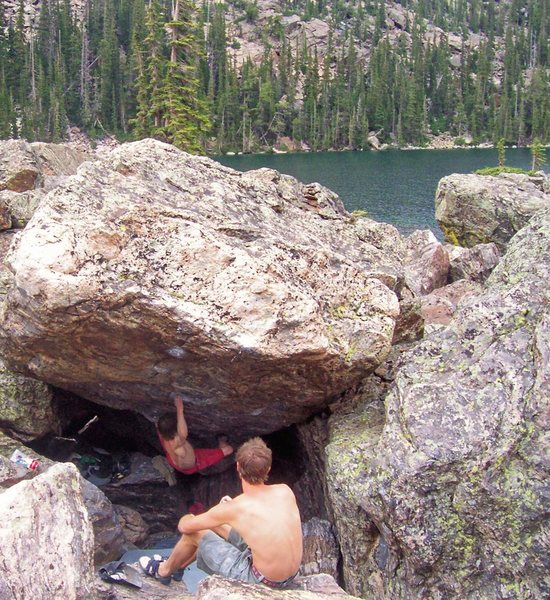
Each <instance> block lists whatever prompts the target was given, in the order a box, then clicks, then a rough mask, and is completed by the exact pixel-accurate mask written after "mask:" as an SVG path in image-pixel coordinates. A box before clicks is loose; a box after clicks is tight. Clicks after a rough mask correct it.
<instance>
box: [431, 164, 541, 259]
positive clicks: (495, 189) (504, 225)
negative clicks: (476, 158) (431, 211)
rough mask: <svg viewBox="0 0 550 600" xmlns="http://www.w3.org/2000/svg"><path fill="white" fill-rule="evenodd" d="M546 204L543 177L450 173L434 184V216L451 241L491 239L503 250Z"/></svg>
mask: <svg viewBox="0 0 550 600" xmlns="http://www.w3.org/2000/svg"><path fill="white" fill-rule="evenodd" d="M547 206H550V190H549V185H548V183H547V182H546V181H545V179H544V178H543V177H538V176H537V177H529V176H527V175H514V174H510V173H507V174H501V175H499V176H498V177H490V176H486V175H449V176H448V177H444V178H443V179H441V181H440V182H439V185H438V187H437V191H436V197H435V207H436V210H435V216H436V219H437V222H438V223H439V226H440V227H441V230H442V231H443V233H444V234H445V239H446V240H447V241H448V242H450V243H451V244H458V245H460V246H465V247H471V246H475V245H476V244H486V243H489V242H494V243H495V244H496V245H497V246H498V248H499V250H500V251H501V252H503V251H504V250H505V248H506V244H507V243H508V240H510V238H511V237H512V236H513V235H514V234H515V233H516V232H517V231H519V230H520V229H521V228H522V227H524V226H525V225H526V224H527V223H528V222H529V219H530V218H531V217H532V216H533V215H534V214H535V213H536V212H537V211H539V210H541V209H542V208H545V207H547Z"/></svg>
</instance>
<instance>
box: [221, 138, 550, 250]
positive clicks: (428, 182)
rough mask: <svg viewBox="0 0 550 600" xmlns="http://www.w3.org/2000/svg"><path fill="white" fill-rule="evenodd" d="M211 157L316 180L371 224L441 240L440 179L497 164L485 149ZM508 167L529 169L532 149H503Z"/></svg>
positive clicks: (235, 165) (240, 167)
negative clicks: (437, 209)
mask: <svg viewBox="0 0 550 600" xmlns="http://www.w3.org/2000/svg"><path fill="white" fill-rule="evenodd" d="M215 158H216V160H218V161H219V162H220V163H222V164H224V165H226V166H228V167H232V168H234V169H237V170H239V171H249V170H250V169H259V168H260V167H270V168H272V169H276V170H277V171H280V172H281V173H287V174H288V175H293V176H294V177H296V178H297V179H299V180H300V181H303V182H304V183H311V182H313V181H317V182H319V183H321V184H323V185H324V186H326V187H328V188H330V189H331V190H333V191H334V192H336V193H337V194H338V195H339V196H340V198H341V199H342V201H343V202H344V205H345V206H346V208H347V209H348V210H349V211H350V212H351V211H354V210H357V209H362V210H366V211H367V212H368V216H369V217H371V218H372V219H375V220H376V221H383V222H386V223H391V224H393V225H395V226H396V227H397V228H398V229H399V230H400V231H401V232H402V233H409V232H410V231H413V230H414V229H431V230H432V231H433V232H434V233H435V235H436V236H437V237H438V238H439V239H441V238H442V234H441V231H440V229H439V227H438V225H437V222H436V220H435V208H434V199H435V191H436V188H437V184H438V182H439V180H440V179H441V178H442V177H444V176H445V175H450V174H451V173H471V172H472V171H475V170H476V169H480V168H482V167H490V166H496V165H497V164H498V159H497V151H496V150H494V149H489V148H483V149H453V150H387V151H384V152H372V151H365V152H318V153H297V154H252V155H240V156H218V157H215ZM506 164H507V165H508V166H511V167H521V168H523V169H530V168H531V152H530V150H529V149H528V148H510V149H507V150H506ZM545 169H546V170H547V169H548V167H545Z"/></svg>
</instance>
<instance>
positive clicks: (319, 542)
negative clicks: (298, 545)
mask: <svg viewBox="0 0 550 600" xmlns="http://www.w3.org/2000/svg"><path fill="white" fill-rule="evenodd" d="M302 533H303V539H304V555H303V558H302V566H301V567H300V575H304V576H305V575H317V574H319V573H326V574H327V575H331V576H332V577H334V579H336V578H337V577H338V557H339V548H338V544H337V542H336V536H335V533H334V527H333V526H332V524H331V523H329V521H326V520H325V519H319V518H317V517H314V518H312V519H309V521H306V522H305V523H303V524H302Z"/></svg>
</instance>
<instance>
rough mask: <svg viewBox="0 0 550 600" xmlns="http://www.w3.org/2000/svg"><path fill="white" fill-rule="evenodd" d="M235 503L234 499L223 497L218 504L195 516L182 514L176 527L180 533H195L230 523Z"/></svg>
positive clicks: (235, 508) (234, 511)
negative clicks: (228, 499) (229, 499)
mask: <svg viewBox="0 0 550 600" xmlns="http://www.w3.org/2000/svg"><path fill="white" fill-rule="evenodd" d="M236 504H237V503H236V502H235V500H231V501H227V500H225V497H224V498H222V500H221V502H220V503H219V504H216V506H213V507H212V508H211V509H210V510H209V511H207V512H205V513H202V514H200V515H196V516H195V515H184V516H183V517H182V518H181V519H180V521H179V523H178V529H179V531H180V532H181V533H195V532H197V531H201V530H203V529H213V528H214V527H219V526H220V525H232V523H233V520H234V518H235V515H236V513H237V510H238V508H237V506H236Z"/></svg>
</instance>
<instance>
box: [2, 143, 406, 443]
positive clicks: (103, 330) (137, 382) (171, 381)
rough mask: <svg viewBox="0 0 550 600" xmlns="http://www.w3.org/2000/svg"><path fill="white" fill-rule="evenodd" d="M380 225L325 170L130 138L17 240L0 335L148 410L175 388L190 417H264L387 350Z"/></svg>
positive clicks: (351, 379) (329, 393) (152, 414)
mask: <svg viewBox="0 0 550 600" xmlns="http://www.w3.org/2000/svg"><path fill="white" fill-rule="evenodd" d="M377 227H378V226H377V225H376V224H375V223H374V222H372V221H369V220H367V219H354V218H351V217H350V215H349V214H348V213H346V211H345V210H344V208H343V205H342V203H341V201H340V200H339V198H338V197H337V196H336V195H335V194H334V193H332V192H330V191H329V190H327V189H325V188H322V187H321V186H319V185H318V184H311V185H303V184H300V183H299V182H298V181H297V180H295V179H294V178H292V177H289V176H284V175H281V174H279V173H277V172H276V171H272V170H269V169H261V170H259V171H256V172H249V173H244V174H243V173H239V172H237V171H234V170H232V169H229V168H226V167H222V166H221V165H219V164H218V163H216V162H214V161H212V160H209V159H206V158H200V157H195V156H190V155H188V154H186V153H184V152H181V151H179V150H177V149H176V148H174V147H171V146H169V145H166V144H162V143H160V142H157V141H154V140H143V141H141V142H135V143H131V144H125V145H123V146H120V147H119V148H117V149H115V150H114V151H113V152H112V153H111V154H110V155H109V156H108V157H106V158H105V159H101V160H99V161H97V162H95V163H91V162H87V163H84V164H83V165H82V166H81V167H80V168H79V171H78V174H77V175H75V176H73V177H71V178H69V179H68V181H67V182H66V183H65V184H64V185H61V186H60V187H58V188H56V189H55V190H53V191H51V192H50V193H48V194H47V195H46V196H45V198H44V199H43V201H42V203H41V205H40V207H39V209H38V210H37V212H36V213H35V214H34V216H33V218H32V219H31V221H30V222H29V224H28V225H27V227H26V228H25V230H23V232H21V234H20V236H19V237H18V238H17V239H16V241H15V242H14V244H13V246H12V249H11V252H10V254H9V255H8V258H7V262H8V265H9V267H10V268H11V270H12V271H13V273H14V278H15V283H14V286H13V288H12V289H11V290H10V292H9V294H8V297H7V300H6V304H5V309H4V310H3V313H2V314H1V315H0V329H1V333H0V338H1V342H0V347H1V348H2V349H3V352H4V355H5V356H6V358H7V360H9V364H10V366H11V368H13V369H15V370H19V371H21V372H22V373H24V374H27V375H32V376H33V377H36V378H39V379H42V380H44V381H47V382H49V383H51V384H53V385H56V386H58V387H61V388H64V389H67V390H70V391H72V392H74V393H76V394H78V395H80V396H83V397H85V398H88V399H90V400H93V401H95V402H98V403H102V404H106V405H109V406H112V407H115V408H131V409H133V410H136V411H138V412H141V413H142V414H144V415H146V416H147V417H148V418H151V419H153V418H156V417H157V416H158V414H159V413H160V412H162V411H164V410H166V409H170V408H172V401H171V400H170V398H169V393H170V392H172V391H178V392H180V393H182V394H183V395H184V397H185V400H186V414H187V416H188V418H189V422H190V423H193V431H194V432H197V433H199V434H200V433H201V432H212V431H215V430H228V429H231V428H234V427H235V426H236V425H238V427H239V431H240V432H242V435H243V437H244V436H247V435H250V434H251V433H263V432H268V431H273V430H276V429H279V428H281V427H283V426H285V425H288V424H290V423H292V422H298V421H301V420H303V419H304V418H306V417H307V416H308V415H310V414H311V413H313V412H316V411H318V410H320V409H322V408H323V407H324V406H326V405H327V404H328V403H329V402H330V400H331V398H333V397H334V396H336V395H339V394H340V393H342V391H343V390H346V389H348V388H351V387H353V386H355V385H356V384H357V382H359V381H360V380H361V379H362V378H363V377H364V376H365V374H367V373H369V372H370V371H372V370H373V369H374V368H376V366H377V365H378V364H379V363H380V362H381V361H382V360H383V359H384V357H385V356H386V355H387V353H388V352H389V349H390V346H391V339H392V334H393V329H394V323H395V319H396V317H397V314H398V310H399V307H398V302H397V298H396V295H395V293H394V292H393V288H396V287H398V286H399V285H400V282H401V281H402V277H403V276H402V272H401V270H400V269H401V266H400V265H401V260H402V256H401V255H400V254H399V252H401V248H400V247H399V246H398V247H395V246H394V245H392V244H391V241H392V240H391V238H390V239H389V240H387V241H385V237H384V236H382V235H380V234H377V232H376V229H377ZM381 227H384V231H386V229H387V226H381ZM396 235H398V234H397V233H396Z"/></svg>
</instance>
